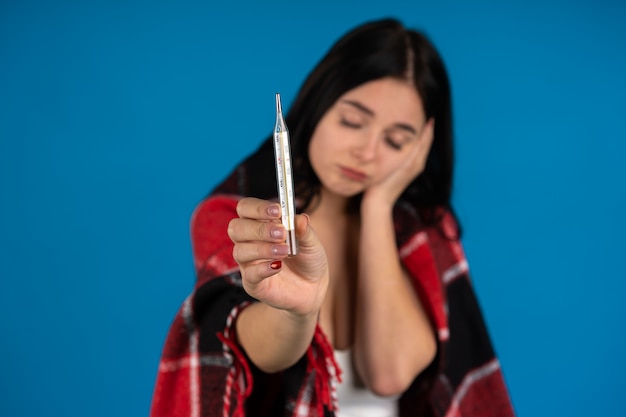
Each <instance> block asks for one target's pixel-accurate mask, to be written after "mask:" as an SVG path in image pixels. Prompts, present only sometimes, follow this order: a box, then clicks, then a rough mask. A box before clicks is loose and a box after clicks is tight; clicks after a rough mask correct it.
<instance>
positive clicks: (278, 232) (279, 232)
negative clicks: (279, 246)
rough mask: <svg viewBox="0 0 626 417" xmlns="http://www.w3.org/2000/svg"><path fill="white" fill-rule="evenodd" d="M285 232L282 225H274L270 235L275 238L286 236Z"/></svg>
mask: <svg viewBox="0 0 626 417" xmlns="http://www.w3.org/2000/svg"><path fill="white" fill-rule="evenodd" d="M283 233H284V231H283V228H281V227H272V228H271V229H270V236H272V237H273V238H274V239H281V238H282V237H284V234H283Z"/></svg>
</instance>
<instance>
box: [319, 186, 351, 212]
mask: <svg viewBox="0 0 626 417" xmlns="http://www.w3.org/2000/svg"><path fill="white" fill-rule="evenodd" d="M312 206H313V207H314V209H313V210H312V211H311V213H309V214H315V215H322V216H332V217H345V216H347V215H348V214H349V208H350V199H349V198H347V197H343V196H339V195H337V194H333V193H329V192H328V191H327V190H325V189H324V188H322V189H321V191H320V193H319V194H318V195H317V196H316V197H315V200H314V202H313V205H312Z"/></svg>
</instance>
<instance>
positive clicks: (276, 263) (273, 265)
mask: <svg viewBox="0 0 626 417" xmlns="http://www.w3.org/2000/svg"><path fill="white" fill-rule="evenodd" d="M281 266H283V263H282V262H281V261H274V262H272V263H271V264H270V268H272V269H280V267H281Z"/></svg>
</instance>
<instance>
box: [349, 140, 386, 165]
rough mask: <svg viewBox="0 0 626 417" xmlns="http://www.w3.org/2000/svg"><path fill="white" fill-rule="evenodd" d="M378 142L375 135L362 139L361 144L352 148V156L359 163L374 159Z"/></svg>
mask: <svg viewBox="0 0 626 417" xmlns="http://www.w3.org/2000/svg"><path fill="white" fill-rule="evenodd" d="M379 142H380V141H379V140H378V136H377V135H374V134H372V135H369V136H368V137H367V138H363V142H361V143H359V144H357V145H356V146H355V147H354V150H353V154H354V156H355V157H356V158H358V159H359V160H360V161H361V162H370V161H373V160H374V159H376V155H377V153H378V145H379Z"/></svg>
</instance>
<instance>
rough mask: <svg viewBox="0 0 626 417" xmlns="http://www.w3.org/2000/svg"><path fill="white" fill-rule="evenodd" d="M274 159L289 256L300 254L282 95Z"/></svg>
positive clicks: (278, 95) (278, 104) (276, 125)
mask: <svg viewBox="0 0 626 417" xmlns="http://www.w3.org/2000/svg"><path fill="white" fill-rule="evenodd" d="M274 157H275V159H276V179H277V182H278V196H279V198H280V207H281V210H282V223H283V226H284V227H285V229H286V230H287V242H286V243H287V246H288V247H289V255H290V256H293V255H297V254H298V245H297V243H296V227H295V216H296V208H295V201H294V192H293V171H292V169H291V152H290V149H289V131H288V130H287V125H286V124H285V119H284V118H283V109H282V104H281V102H280V94H279V93H276V124H275V125H274Z"/></svg>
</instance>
